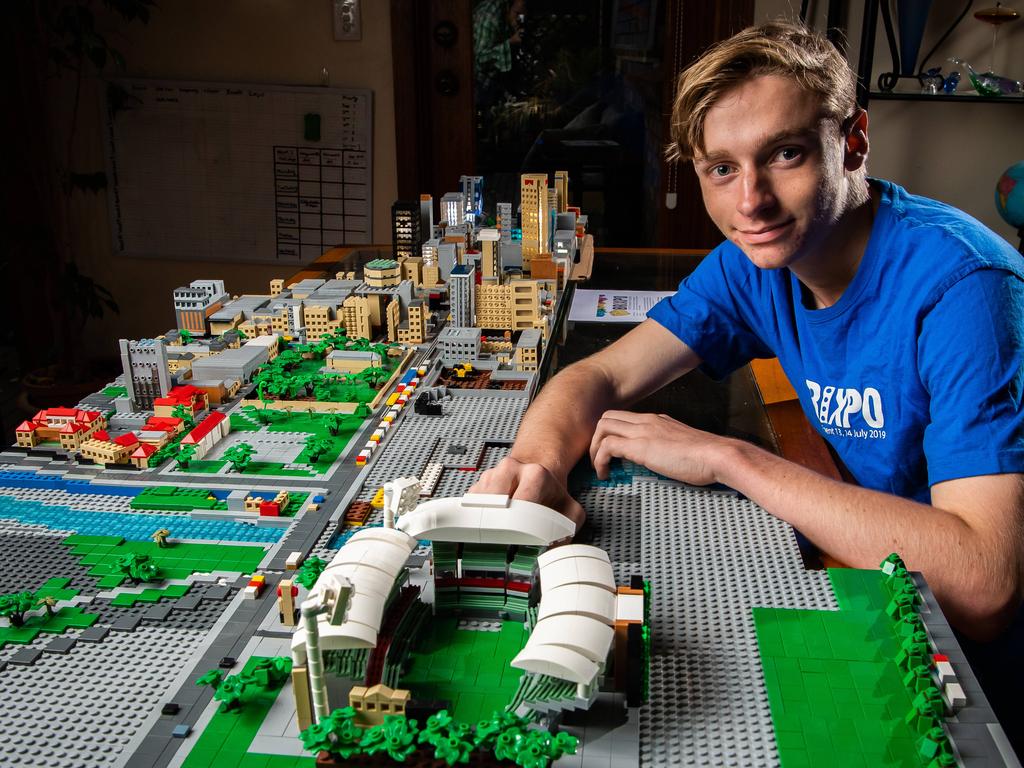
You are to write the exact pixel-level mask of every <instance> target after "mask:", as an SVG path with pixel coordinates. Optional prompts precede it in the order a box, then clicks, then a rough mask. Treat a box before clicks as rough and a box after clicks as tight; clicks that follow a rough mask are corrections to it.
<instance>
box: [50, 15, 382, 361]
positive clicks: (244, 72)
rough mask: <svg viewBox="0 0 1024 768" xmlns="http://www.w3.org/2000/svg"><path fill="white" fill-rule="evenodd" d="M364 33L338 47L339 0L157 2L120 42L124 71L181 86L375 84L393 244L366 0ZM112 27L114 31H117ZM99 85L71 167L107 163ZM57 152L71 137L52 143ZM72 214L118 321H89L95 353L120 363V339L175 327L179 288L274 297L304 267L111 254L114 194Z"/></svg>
mask: <svg viewBox="0 0 1024 768" xmlns="http://www.w3.org/2000/svg"><path fill="white" fill-rule="evenodd" d="M362 18H363V30H362V32H363V37H362V40H360V41H358V42H336V41H335V40H334V34H333V27H332V18H331V2H330V0H218V1H217V2H203V1H202V0H173V2H163V3H160V4H159V5H158V6H157V7H156V8H155V9H154V10H153V14H152V18H151V20H150V22H149V24H148V25H146V26H143V25H140V24H138V23H134V24H131V25H125V24H123V23H122V24H119V25H117V26H116V28H115V26H114V24H113V22H112V21H111V20H109V19H108V20H106V29H107V31H108V32H107V33H108V35H109V38H108V39H110V40H111V42H112V44H113V45H114V46H115V47H117V48H118V49H119V50H120V51H121V52H122V53H123V54H124V58H125V61H126V62H127V71H126V73H125V74H126V75H128V76H132V77H153V78H168V79H182V80H189V79H193V80H212V81H228V82H234V81H237V82H258V83H260V82H261V83H283V84H290V85H319V84H320V70H321V68H323V67H326V68H327V69H328V71H329V73H330V85H332V86H336V87H358V88H369V89H371V90H372V91H373V99H374V137H373V143H374V158H373V162H374V177H373V193H374V199H373V210H374V216H373V235H374V239H375V240H376V241H377V242H381V241H383V242H390V239H391V225H390V211H391V203H392V202H394V200H395V198H396V195H397V192H396V190H397V187H396V173H395V129H394V122H395V121H394V96H393V87H392V69H391V19H390V9H389V3H386V2H382V1H377V0H370V1H367V0H364V2H363V3H362ZM111 30H112V31H111ZM70 80H71V78H68V77H66V78H64V79H63V81H62V82H61V83H60V88H61V89H62V90H60V91H59V92H57V93H55V98H56V99H57V101H58V109H57V111H56V118H57V122H58V124H59V125H62V126H66V125H68V124H69V123H70V114H71V111H72V110H71V104H72V103H73V90H72V88H71V82H70ZM99 102H100V100H99V97H98V89H97V84H96V83H95V82H86V83H84V87H83V91H82V95H81V106H80V110H79V117H78V123H77V129H76V133H75V141H74V158H75V159H74V167H75V168H77V169H90V170H93V169H99V168H102V167H103V149H102V146H103V145H102V142H101V131H100V126H101V124H102V123H101V114H100V107H99ZM55 141H56V142H57V145H58V147H59V148H60V147H63V146H64V144H65V143H66V141H67V132H66V130H65V131H63V132H58V133H57V135H56V136H55ZM75 199H76V204H75V205H76V208H75V209H74V211H73V213H72V217H73V219H72V220H73V222H74V230H75V233H76V234H75V239H76V241H77V247H78V250H79V253H80V262H79V263H80V267H81V269H82V271H83V272H85V273H87V274H89V275H90V276H91V277H93V278H94V279H95V280H96V281H97V282H99V283H100V284H102V285H104V286H106V287H107V288H109V289H110V290H111V291H112V292H113V294H114V297H115V299H116V300H117V302H118V303H119V304H120V308H121V312H120V315H119V316H113V317H107V318H105V319H104V320H102V321H99V322H95V323H92V324H91V325H90V327H89V331H90V332H89V333H88V334H87V338H88V340H87V342H86V343H87V345H88V350H87V351H88V353H89V354H90V355H98V356H107V355H111V356H114V355H116V353H117V349H116V339H117V338H118V337H119V336H130V337H132V338H137V337H139V336H152V335H155V334H159V333H163V332H165V331H166V330H167V329H169V328H171V327H173V326H174V311H173V306H172V303H171V292H172V291H173V290H174V288H175V287H177V286H178V285H181V284H184V283H187V282H189V281H191V280H193V279H197V278H204V277H205V278H222V279H224V281H225V282H226V287H227V289H228V291H229V292H231V293H233V294H240V293H246V292H249V293H251V292H257V291H258V292H266V290H267V286H268V283H269V281H270V280H271V279H272V278H274V277H285V278H286V277H288V276H290V275H291V274H292V273H294V272H295V271H296V269H297V268H296V267H283V268H282V267H274V266H272V265H266V264H250V265H247V264H238V263H215V262H209V261H177V262H171V261H165V262H157V261H149V260H137V259H129V258H122V257H116V256H112V255H111V247H110V234H109V224H108V215H107V201H106V195H105V194H99V195H76V196H75Z"/></svg>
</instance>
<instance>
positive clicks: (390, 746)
mask: <svg viewBox="0 0 1024 768" xmlns="http://www.w3.org/2000/svg"><path fill="white" fill-rule="evenodd" d="M359 746H360V747H362V749H363V753H364V754H367V755H376V754H377V753H379V752H384V753H386V754H387V756H388V757H390V758H391V759H392V760H397V761H398V762H404V761H405V758H407V757H408V756H409V755H411V754H412V753H413V752H415V751H416V721H415V720H412V719H409V718H407V717H405V716H403V715H388V716H387V717H385V718H384V722H383V723H381V724H380V725H375V726H373V728H370V729H369V730H368V731H366V734H365V735H364V736H363V740H362V741H360V742H359Z"/></svg>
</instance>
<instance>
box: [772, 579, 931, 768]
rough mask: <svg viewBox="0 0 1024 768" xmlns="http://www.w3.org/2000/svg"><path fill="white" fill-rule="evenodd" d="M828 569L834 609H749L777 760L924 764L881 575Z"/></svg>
mask: <svg viewBox="0 0 1024 768" xmlns="http://www.w3.org/2000/svg"><path fill="white" fill-rule="evenodd" d="M828 576H829V581H830V584H831V586H832V591H833V592H834V594H835V597H836V602H837V603H838V605H839V610H838V611H827V610H824V611H823V610H800V609H780V608H754V609H753V613H754V623H755V627H756V630H757V643H758V648H759V650H760V655H761V662H762V665H763V668H764V680H765V687H766V689H767V692H768V701H769V706H770V708H771V714H772V722H773V725H774V729H775V739H776V743H777V745H778V751H779V760H780V763H781V765H782V766H783V767H784V768H801V767H802V766H814V765H825V764H827V765H830V766H833V767H834V768H847V766H849V767H851V768H852V767H854V766H864V768H868V767H869V766H870V767H874V766H928V765H930V762H931V760H930V757H926V756H924V755H922V754H921V749H922V746H921V735H920V734H919V733H918V731H917V730H916V729H915V727H914V725H913V724H908V723H907V721H906V715H907V713H908V712H909V711H911V710H912V709H913V708H914V698H915V693H914V692H913V691H912V690H911V689H908V688H907V686H906V685H905V684H904V681H903V677H904V674H903V672H902V670H901V669H900V667H899V666H898V665H897V662H896V658H897V656H898V654H899V652H900V646H901V640H902V638H901V637H900V636H899V635H898V634H897V632H896V629H895V624H894V621H893V619H891V618H890V617H889V616H888V615H887V613H886V608H887V605H888V604H889V602H890V596H889V595H888V594H887V592H886V591H885V589H884V587H883V584H884V582H885V580H886V578H887V577H886V575H885V574H883V572H882V571H878V570H857V569H851V568H832V569H829V570H828Z"/></svg>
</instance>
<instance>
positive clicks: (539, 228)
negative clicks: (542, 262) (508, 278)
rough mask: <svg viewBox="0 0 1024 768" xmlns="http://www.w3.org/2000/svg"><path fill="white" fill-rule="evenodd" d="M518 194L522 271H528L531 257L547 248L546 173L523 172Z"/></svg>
mask: <svg viewBox="0 0 1024 768" xmlns="http://www.w3.org/2000/svg"><path fill="white" fill-rule="evenodd" d="M519 196H520V206H521V207H520V218H521V223H522V229H523V271H524V272H529V271H530V263H531V262H532V261H533V257H534V256H537V255H538V254H540V253H542V252H544V251H546V250H547V242H548V176H547V174H546V173H524V174H523V175H522V176H521V177H520V179H519Z"/></svg>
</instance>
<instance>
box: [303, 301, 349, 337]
mask: <svg viewBox="0 0 1024 768" xmlns="http://www.w3.org/2000/svg"><path fill="white" fill-rule="evenodd" d="M302 322H303V324H304V325H305V326H306V339H307V340H309V341H314V342H315V341H320V339H322V338H323V337H324V336H328V335H333V334H336V333H337V332H338V331H339V330H341V329H342V328H343V326H344V323H343V322H342V318H340V317H338V312H337V310H336V309H335V308H334V307H330V306H320V305H314V306H308V305H307V306H305V307H303V313H302Z"/></svg>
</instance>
